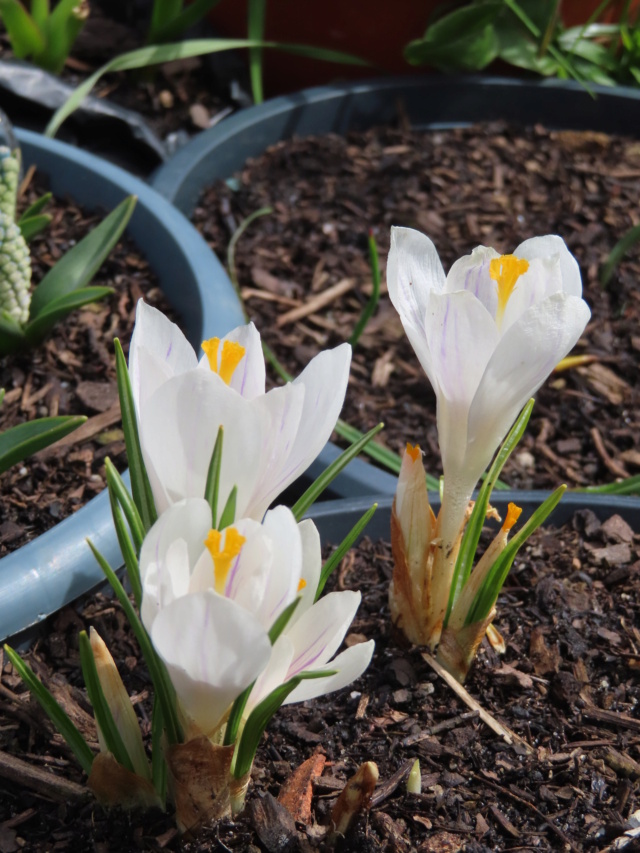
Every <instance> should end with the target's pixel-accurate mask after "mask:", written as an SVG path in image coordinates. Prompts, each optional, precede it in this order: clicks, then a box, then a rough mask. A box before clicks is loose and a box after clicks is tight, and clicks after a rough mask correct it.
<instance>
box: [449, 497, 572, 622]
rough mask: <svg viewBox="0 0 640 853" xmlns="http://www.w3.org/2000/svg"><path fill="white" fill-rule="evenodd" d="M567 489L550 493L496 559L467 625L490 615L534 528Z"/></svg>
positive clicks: (470, 612) (473, 605)
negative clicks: (515, 561) (518, 554)
mask: <svg viewBox="0 0 640 853" xmlns="http://www.w3.org/2000/svg"><path fill="white" fill-rule="evenodd" d="M566 490H567V487H566V486H560V488H559V489H556V490H555V492H553V493H552V494H551V495H549V497H548V498H547V499H546V501H544V503H543V504H541V506H539V507H538V509H537V510H536V511H535V512H534V513H533V515H532V516H531V518H529V520H528V521H527V522H526V523H525V524H524V525H523V526H522V527H521V528H520V530H519V531H518V532H517V533H516V534H515V536H514V537H513V538H512V539H511V541H510V542H508V543H507V546H506V548H505V549H504V551H503V552H502V553H501V554H500V556H499V557H498V558H497V559H496V561H495V563H494V564H493V566H492V567H491V569H490V571H489V574H488V575H487V577H486V578H485V582H484V583H483V585H482V586H481V588H480V589H479V590H478V593H477V595H476V597H475V598H474V600H473V603H472V605H471V607H470V608H469V612H468V613H467V616H466V619H465V623H464V624H465V626H466V625H473V624H475V623H476V622H480V621H482V620H483V619H486V617H487V616H488V615H489V613H490V612H491V608H492V607H493V605H494V604H495V603H496V599H497V598H498V595H499V594H500V590H501V589H502V586H503V584H504V582H505V581H506V579H507V575H508V574H509V571H510V570H511V566H512V565H513V561H514V560H515V558H516V555H517V553H518V551H519V550H520V548H521V547H522V546H523V545H524V543H525V542H526V541H527V539H528V538H529V536H531V534H532V533H533V532H534V530H536V529H537V528H538V527H540V525H541V524H542V523H543V522H544V521H546V519H547V518H548V517H549V515H550V514H551V513H552V512H553V510H554V509H555V508H556V506H557V505H558V504H559V503H560V499H561V498H562V495H563V494H564V493H565V491H566Z"/></svg>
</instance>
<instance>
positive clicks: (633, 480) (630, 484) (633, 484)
mask: <svg viewBox="0 0 640 853" xmlns="http://www.w3.org/2000/svg"><path fill="white" fill-rule="evenodd" d="M570 491H571V492H587V493H588V494H591V495H640V474H636V476H635V477H627V478H626V479H625V480H620V481H619V482H617V483H605V485H603V486H587V487H586V488H584V489H570Z"/></svg>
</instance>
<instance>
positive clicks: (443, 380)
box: [425, 290, 499, 403]
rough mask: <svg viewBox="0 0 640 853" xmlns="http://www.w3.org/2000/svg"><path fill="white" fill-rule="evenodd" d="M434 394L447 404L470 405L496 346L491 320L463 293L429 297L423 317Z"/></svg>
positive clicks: (495, 333)
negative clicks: (440, 396) (428, 347)
mask: <svg viewBox="0 0 640 853" xmlns="http://www.w3.org/2000/svg"><path fill="white" fill-rule="evenodd" d="M425 332H426V336H427V339H428V340H429V342H430V347H431V356H432V370H433V374H434V376H435V377H436V381H437V386H435V385H434V390H435V391H436V394H442V395H444V397H445V398H446V399H447V401H449V402H458V403H465V402H468V403H471V400H472V399H473V395H474V394H475V391H476V388H477V387H478V384H479V382H480V379H481V378H482V374H483V372H484V369H485V367H486V365H487V363H488V361H489V359H490V358H491V354H492V353H493V351H494V349H495V347H496V345H497V343H498V338H499V335H498V330H497V328H496V324H495V322H494V320H493V317H492V316H491V315H490V314H489V312H488V311H487V309H486V308H485V306H484V305H483V304H482V303H481V302H480V301H479V300H478V299H476V297H475V296H474V295H473V294H472V293H469V292H468V291H465V290H460V291H457V292H456V293H445V294H433V295H432V296H431V298H430V299H429V302H428V306H427V313H426V317H425Z"/></svg>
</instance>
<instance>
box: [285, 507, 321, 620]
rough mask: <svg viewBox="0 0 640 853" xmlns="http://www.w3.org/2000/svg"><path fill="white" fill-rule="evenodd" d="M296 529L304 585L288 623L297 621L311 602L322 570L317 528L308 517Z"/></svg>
mask: <svg viewBox="0 0 640 853" xmlns="http://www.w3.org/2000/svg"><path fill="white" fill-rule="evenodd" d="M298 530H299V531H300V538H301V541H302V579H303V580H304V583H305V585H304V587H303V589H302V591H301V597H302V601H301V602H300V604H299V605H298V607H297V608H296V612H295V613H294V614H293V617H292V620H291V623H290V625H293V623H294V622H297V621H298V619H299V618H300V617H301V616H302V614H303V613H305V612H306V611H307V610H308V609H309V608H310V607H311V605H312V604H313V602H314V600H315V597H316V591H317V589H318V582H319V581H320V572H321V571H322V550H321V545H320V533H319V531H318V528H317V527H316V526H315V524H314V523H313V521H311V519H310V518H305V519H304V520H303V521H301V522H300V523H299V524H298Z"/></svg>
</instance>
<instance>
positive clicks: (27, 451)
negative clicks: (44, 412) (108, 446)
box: [0, 416, 86, 474]
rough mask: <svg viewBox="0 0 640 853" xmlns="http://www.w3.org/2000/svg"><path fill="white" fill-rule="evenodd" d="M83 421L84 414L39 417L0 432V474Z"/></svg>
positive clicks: (61, 436)
mask: <svg viewBox="0 0 640 853" xmlns="http://www.w3.org/2000/svg"><path fill="white" fill-rule="evenodd" d="M85 421H86V417H84V416H73V417H63V416H60V417H56V418H40V419H39V420H36V421H28V422H27V423H25V424H18V426H14V427H11V428H10V429H7V430H5V431H4V432H2V433H0V474H1V473H3V472H4V471H6V470H7V469H8V468H11V466H12V465H15V464H16V463H17V462H22V460H23V459H26V458H27V457H28V456H32V455H33V454H34V453H37V452H38V451H39V450H43V449H44V448H45V447H48V446H49V445H50V444H53V443H54V442H56V441H59V439H61V438H64V436H65V435H68V434H69V433H70V432H73V430H74V429H77V428H78V427H79V426H80V424H83V423H84V422H85Z"/></svg>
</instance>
